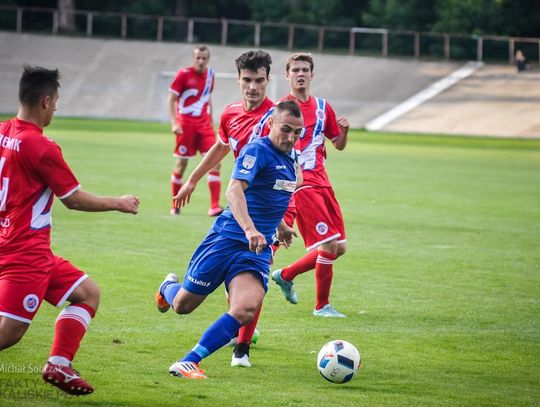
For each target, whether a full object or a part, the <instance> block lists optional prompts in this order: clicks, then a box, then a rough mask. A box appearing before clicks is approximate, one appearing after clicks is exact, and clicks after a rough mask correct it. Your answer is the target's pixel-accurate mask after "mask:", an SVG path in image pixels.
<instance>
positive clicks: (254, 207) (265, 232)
mask: <svg viewBox="0 0 540 407" xmlns="http://www.w3.org/2000/svg"><path fill="white" fill-rule="evenodd" d="M269 128H270V134H269V135H268V137H264V138H261V139H258V140H255V141H253V142H252V143H249V144H247V145H246V146H245V147H244V148H243V149H242V151H241V152H240V155H239V157H238V159H237V160H236V162H235V166H234V170H233V174H232V177H231V182H230V183H229V187H228V189H227V193H226V197H227V201H228V203H229V206H228V207H227V209H226V210H225V211H224V212H223V213H222V214H221V215H220V216H219V217H218V218H217V219H216V221H215V222H214V225H213V226H212V227H211V228H210V232H209V233H208V235H207V236H206V237H205V239H204V240H203V242H202V243H201V244H200V245H199V247H198V248H197V250H196V251H195V253H194V254H193V257H192V258H191V261H190V262H189V265H188V268H187V271H186V274H185V276H184V281H183V282H182V283H181V284H180V283H178V277H177V276H176V275H175V274H169V275H167V277H166V278H165V280H164V281H163V283H162V284H161V285H160V287H159V292H158V293H157V294H156V299H157V306H158V309H159V310H160V311H161V312H165V311H167V310H168V309H169V308H170V307H172V308H173V309H174V311H175V312H176V313H178V314H189V313H191V312H192V311H194V310H195V309H196V308H197V307H198V306H199V305H200V304H202V302H203V301H204V300H205V299H206V297H207V296H208V295H209V294H211V293H212V292H213V291H214V290H215V289H216V288H217V287H219V286H220V285H221V284H222V283H223V282H224V283H225V287H226V289H227V291H228V293H229V311H228V312H226V313H225V314H223V315H222V316H221V317H220V318H218V319H217V320H216V321H215V322H214V323H213V324H212V325H210V326H209V327H208V328H207V329H206V331H205V332H204V334H203V335H202V337H201V338H200V340H199V342H198V343H197V344H196V345H195V347H193V349H192V350H191V351H189V352H188V353H186V355H185V356H184V357H183V358H181V359H180V360H179V361H178V362H175V363H173V364H172V365H171V366H170V368H169V372H170V373H171V374H172V375H175V376H179V377H186V378H189V379H205V378H206V375H205V372H204V371H203V370H201V369H200V368H199V363H200V361H201V360H202V359H203V358H205V357H207V356H209V355H210V354H212V353H213V352H215V351H216V350H218V349H219V348H221V347H222V346H224V345H225V344H227V343H228V342H229V341H230V340H231V338H233V337H234V336H235V335H236V333H237V332H238V329H239V328H240V326H242V325H245V324H247V323H249V322H250V321H251V320H252V319H253V317H254V315H255V313H256V312H257V310H258V309H259V308H260V307H261V305H262V301H263V298H264V295H265V293H266V290H267V284H268V275H269V272H270V258H271V250H270V248H269V247H268V244H269V242H271V239H272V236H273V235H274V234H275V233H276V234H277V236H278V239H279V240H280V241H281V242H283V243H284V245H285V246H288V245H289V244H290V243H291V241H292V236H293V233H294V232H293V230H292V229H291V228H289V227H287V226H286V225H285V223H284V222H283V221H282V218H283V213H284V212H285V210H286V209H287V206H288V204H289V200H290V197H291V194H292V193H293V192H294V190H295V188H296V184H297V172H296V171H297V157H296V152H295V151H294V150H293V146H294V144H295V143H296V141H297V140H298V138H299V137H300V134H301V132H302V130H303V118H302V114H301V112H300V109H299V107H298V105H297V104H296V103H295V102H294V101H286V102H282V103H280V104H278V105H277V106H276V109H275V111H274V113H273V114H272V116H271V118H270V122H269Z"/></svg>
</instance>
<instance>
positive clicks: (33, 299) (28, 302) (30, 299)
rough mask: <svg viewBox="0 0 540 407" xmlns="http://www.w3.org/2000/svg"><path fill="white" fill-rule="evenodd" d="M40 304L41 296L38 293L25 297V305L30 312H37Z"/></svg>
mask: <svg viewBox="0 0 540 407" xmlns="http://www.w3.org/2000/svg"><path fill="white" fill-rule="evenodd" d="M38 305H39V298H38V296H37V295H36V294H28V295H27V296H26V297H24V299H23V307H24V309H25V310H26V311H28V312H36V310H37V307H38Z"/></svg>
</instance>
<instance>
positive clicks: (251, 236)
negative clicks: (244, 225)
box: [246, 229, 268, 254]
mask: <svg viewBox="0 0 540 407" xmlns="http://www.w3.org/2000/svg"><path fill="white" fill-rule="evenodd" d="M246 238H247V240H248V242H249V250H250V251H252V252H256V253H257V254H261V252H262V251H263V249H264V248H265V247H266V246H268V243H267V242H266V238H265V237H264V235H263V234H262V233H261V232H259V231H258V230H257V229H254V230H248V231H247V232H246Z"/></svg>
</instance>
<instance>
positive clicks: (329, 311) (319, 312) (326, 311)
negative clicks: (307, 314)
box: [313, 304, 347, 318]
mask: <svg viewBox="0 0 540 407" xmlns="http://www.w3.org/2000/svg"><path fill="white" fill-rule="evenodd" d="M313 315H315V316H316V317H324V318H347V315H345V314H342V313H341V312H339V311H338V310H337V309H335V308H334V307H333V306H331V305H330V304H326V305H325V306H324V307H322V308H321V309H314V310H313Z"/></svg>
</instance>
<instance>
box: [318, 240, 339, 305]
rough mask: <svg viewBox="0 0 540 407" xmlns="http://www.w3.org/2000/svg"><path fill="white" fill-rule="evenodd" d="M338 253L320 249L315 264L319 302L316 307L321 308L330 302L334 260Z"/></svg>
mask: <svg viewBox="0 0 540 407" xmlns="http://www.w3.org/2000/svg"><path fill="white" fill-rule="evenodd" d="M336 257H337V256H336V254H334V253H330V252H325V251H322V250H320V251H319V255H318V257H317V264H316V265H315V282H316V285H317V304H316V305H315V309H316V310H319V309H321V308H322V307H324V306H325V305H326V304H328V303H329V302H330V300H329V297H330V287H331V286H332V277H333V275H334V272H333V268H334V261H335V260H336Z"/></svg>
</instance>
